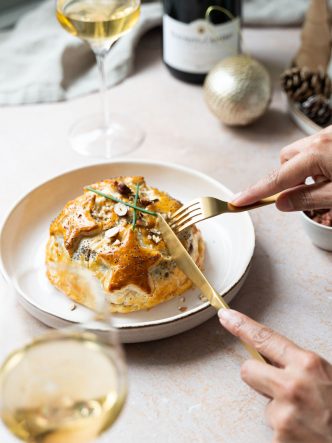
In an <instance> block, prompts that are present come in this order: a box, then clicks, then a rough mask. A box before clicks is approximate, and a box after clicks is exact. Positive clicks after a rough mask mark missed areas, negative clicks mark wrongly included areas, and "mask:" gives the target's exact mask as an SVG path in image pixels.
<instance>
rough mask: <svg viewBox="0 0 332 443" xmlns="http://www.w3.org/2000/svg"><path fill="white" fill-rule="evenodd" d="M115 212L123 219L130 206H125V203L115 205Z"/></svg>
mask: <svg viewBox="0 0 332 443" xmlns="http://www.w3.org/2000/svg"><path fill="white" fill-rule="evenodd" d="M114 212H115V213H116V214H117V215H118V216H119V217H123V216H125V215H126V214H127V212H128V206H126V205H124V204H123V203H116V204H115V205H114Z"/></svg>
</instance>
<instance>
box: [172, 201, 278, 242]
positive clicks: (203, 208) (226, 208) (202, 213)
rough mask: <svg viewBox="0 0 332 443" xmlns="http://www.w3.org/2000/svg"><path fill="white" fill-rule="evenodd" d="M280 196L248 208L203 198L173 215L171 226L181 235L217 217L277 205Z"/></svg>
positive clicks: (188, 204) (184, 206) (190, 203)
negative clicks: (182, 232)
mask: <svg viewBox="0 0 332 443" xmlns="http://www.w3.org/2000/svg"><path fill="white" fill-rule="evenodd" d="M279 196H280V193H279V194H275V195H272V196H271V197H267V198H263V199H262V200H259V201H257V202H255V203H252V204H251V205H247V206H234V205H232V203H229V202H226V201H223V200H219V199H218V198H214V197H201V198H197V199H195V200H192V201H191V202H189V203H187V204H186V205H183V206H182V207H181V208H180V209H178V210H177V211H176V212H174V213H173V214H172V215H171V219H170V226H171V228H172V229H173V230H174V231H176V232H177V233H180V232H181V231H183V230H184V229H186V228H188V227H189V226H191V225H193V224H194V223H198V222H200V221H203V220H206V219H208V218H211V217H215V216H216V215H220V214H226V213H235V212H245V211H250V210H251V209H256V208H261V207H262V206H267V205H271V204H273V203H275V202H276V201H277V199H278V197H279Z"/></svg>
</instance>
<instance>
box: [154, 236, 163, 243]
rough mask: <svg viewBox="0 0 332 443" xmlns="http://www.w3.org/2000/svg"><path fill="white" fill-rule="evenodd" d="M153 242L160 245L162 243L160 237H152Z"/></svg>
mask: <svg viewBox="0 0 332 443" xmlns="http://www.w3.org/2000/svg"><path fill="white" fill-rule="evenodd" d="M152 240H153V241H154V242H155V243H157V244H158V243H159V242H160V240H161V237H159V236H158V235H153V236H152Z"/></svg>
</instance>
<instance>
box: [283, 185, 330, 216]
mask: <svg viewBox="0 0 332 443" xmlns="http://www.w3.org/2000/svg"><path fill="white" fill-rule="evenodd" d="M276 206H277V208H278V209H279V210H280V211H284V212H290V211H307V210H310V209H326V208H332V183H331V182H323V183H315V184H314V185H310V186H307V185H302V186H298V187H296V188H293V189H290V190H289V191H286V192H283V193H282V194H281V196H280V197H279V198H278V201H277V203H276Z"/></svg>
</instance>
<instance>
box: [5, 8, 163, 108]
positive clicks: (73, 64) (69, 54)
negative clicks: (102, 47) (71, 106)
mask: <svg viewBox="0 0 332 443" xmlns="http://www.w3.org/2000/svg"><path fill="white" fill-rule="evenodd" d="M161 15H162V6H161V4H160V3H151V4H147V5H143V6H142V13H141V18H140V21H139V24H138V25H137V26H135V28H134V29H133V30H132V31H131V32H130V33H128V34H127V35H126V36H124V37H123V38H121V39H120V40H119V41H118V42H117V44H116V45H115V46H114V47H113V48H112V49H111V51H110V54H109V55H108V57H107V59H106V81H107V86H108V87H110V86H112V85H114V84H116V83H118V82H120V81H122V80H123V79H124V78H125V77H127V76H128V75H129V73H130V71H131V68H132V64H133V54H134V49H135V46H136V44H137V42H138V41H139V39H140V37H141V36H142V34H144V33H145V32H146V31H147V30H148V29H150V28H152V27H154V26H156V25H157V24H159V23H160V20H161ZM0 66H1V70H0V105H16V104H24V103H42V102H54V101H60V100H66V99H71V98H74V97H78V96H80V95H84V94H87V93H89V92H91V91H94V90H96V89H97V88H98V85H99V83H98V73H97V68H96V65H95V60H94V56H93V54H92V52H91V50H90V48H89V47H88V46H87V45H86V44H84V43H82V42H81V41H80V40H79V39H76V38H73V37H72V36H71V35H70V34H68V33H67V32H65V31H64V30H63V29H62V28H61V26H60V25H59V24H58V22H57V20H56V18H55V11H54V0H48V1H47V2H45V3H43V4H42V5H40V6H39V7H38V8H36V9H35V10H33V11H31V12H29V13H28V14H26V15H25V16H24V17H23V18H22V19H21V20H20V21H19V22H18V23H17V25H16V27H15V28H14V29H13V31H11V32H10V33H9V34H7V36H6V38H5V39H3V40H2V41H1V43H0Z"/></svg>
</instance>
